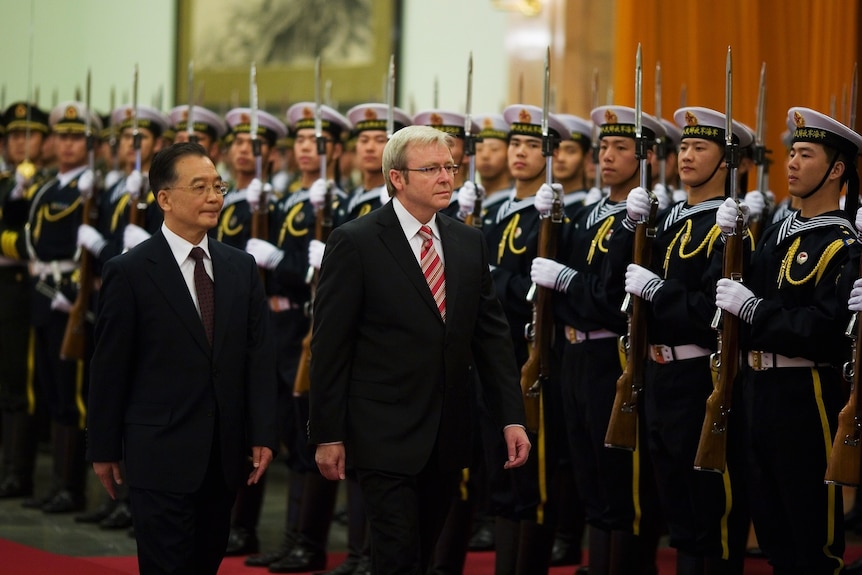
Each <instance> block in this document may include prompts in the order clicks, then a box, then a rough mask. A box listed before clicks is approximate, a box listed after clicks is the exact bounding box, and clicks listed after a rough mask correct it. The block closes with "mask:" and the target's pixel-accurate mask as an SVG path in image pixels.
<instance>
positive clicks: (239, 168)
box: [195, 107, 287, 249]
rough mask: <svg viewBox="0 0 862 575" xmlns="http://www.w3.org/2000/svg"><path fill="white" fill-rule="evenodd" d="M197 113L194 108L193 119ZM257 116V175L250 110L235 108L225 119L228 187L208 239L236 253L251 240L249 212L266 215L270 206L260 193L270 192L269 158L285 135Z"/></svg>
mask: <svg viewBox="0 0 862 575" xmlns="http://www.w3.org/2000/svg"><path fill="white" fill-rule="evenodd" d="M197 110H198V108H197V107H196V108H195V115H197ZM256 113H257V122H258V127H257V138H258V140H259V144H260V156H261V162H260V163H261V173H259V174H258V173H257V159H256V158H255V155H254V150H253V145H252V136H251V118H252V110H251V109H250V108H234V109H233V110H230V111H229V112H228V113H227V115H226V116H225V121H226V122H227V130H228V131H227V135H226V136H225V137H224V142H225V144H226V146H227V154H226V160H227V164H228V168H229V169H230V172H231V186H230V191H228V193H227V195H226V196H225V198H224V207H223V208H222V212H221V215H220V216H219V225H218V227H217V228H215V229H214V230H211V231H210V235H211V236H213V237H215V238H216V239H217V240H219V241H221V242H225V243H226V244H228V245H230V246H233V247H235V248H239V249H245V246H246V243H247V242H248V240H249V238H251V237H252V225H251V220H252V212H254V211H255V210H258V209H260V210H261V211H266V210H267V209H268V207H270V206H271V200H272V198H269V197H268V194H264V193H263V192H264V189H267V190H268V189H269V186H268V183H267V180H268V174H269V164H270V161H269V158H270V157H271V156H274V155H275V154H276V153H277V152H276V150H275V143H276V141H278V140H279V139H280V138H283V137H285V135H286V134H287V128H286V127H285V125H284V124H283V123H282V122H281V120H279V119H278V118H276V117H275V116H273V115H272V114H270V113H268V112H264V111H263V110H258V111H257V112H256ZM261 204H263V205H262V206H261ZM261 233H262V232H261ZM261 239H264V240H268V239H269V238H268V237H267V238H261Z"/></svg>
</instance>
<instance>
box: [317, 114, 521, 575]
mask: <svg viewBox="0 0 862 575" xmlns="http://www.w3.org/2000/svg"><path fill="white" fill-rule="evenodd" d="M451 143H452V138H451V136H448V135H447V134H445V133H443V132H441V131H439V130H435V129H433V128H429V127H427V126H409V127H406V128H403V129H402V130H399V131H398V132H396V133H395V134H394V135H393V136H392V138H391V139H390V140H389V143H388V144H387V145H386V148H385V150H384V153H383V172H384V175H385V178H386V185H387V188H388V190H389V193H390V195H391V196H392V201H390V202H389V203H387V204H386V205H384V206H383V207H381V208H379V209H377V210H374V211H372V212H371V213H370V214H368V215H366V216H363V217H362V218H359V219H357V220H354V221H352V222H348V223H347V224H344V225H343V226H340V227H338V228H336V229H335V230H334V231H333V233H332V236H331V237H330V238H329V241H328V242H327V247H326V254H325V256H324V261H323V265H322V267H321V276H320V282H319V284H318V288H317V297H316V298H315V309H314V321H315V332H314V339H313V341H312V364H311V414H310V417H309V438H310V441H311V442H312V443H314V444H316V445H317V452H316V455H315V459H316V462H317V465H318V467H319V468H320V471H321V473H322V474H323V475H324V477H326V478H327V479H332V480H339V479H344V478H345V468H346V466H348V465H349V466H352V467H353V468H354V469H355V470H356V473H357V476H358V478H359V484H360V487H361V488H362V493H363V496H364V498H365V503H366V510H367V512H368V515H369V520H370V524H371V547H372V572H373V573H375V574H377V575H387V574H390V573H417V574H418V573H425V572H426V570H427V568H428V566H429V563H430V560H431V554H432V552H433V549H434V545H435V542H436V540H437V536H438V534H439V532H440V529H441V528H442V525H443V521H444V519H445V516H446V513H447V511H448V509H449V501H450V500H451V498H452V497H453V496H454V492H455V489H456V487H457V484H458V477H459V475H458V474H459V471H460V470H461V469H462V468H464V467H467V466H468V465H469V463H470V462H469V459H470V455H471V448H470V442H469V441H467V440H466V439H467V438H468V437H469V436H470V433H471V427H472V426H471V423H470V420H471V417H472V413H471V411H472V410H471V399H470V396H471V394H472V390H471V382H472V378H471V370H470V366H471V365H472V366H474V368H475V370H476V372H477V373H478V375H479V381H480V382H481V385H482V387H483V392H484V394H485V397H486V398H487V399H488V404H489V405H490V406H491V407H492V410H493V413H494V416H495V420H496V421H497V432H498V433H500V434H501V435H502V436H504V438H505V439H504V441H505V445H506V452H505V453H506V455H505V456H504V458H505V463H504V466H505V467H506V468H515V467H519V466H521V465H523V463H524V462H525V461H526V460H527V456H528V453H529V449H530V443H529V441H528V440H527V436H526V433H525V431H524V428H523V426H522V425H523V423H524V413H523V403H522V401H521V397H520V390H519V388H518V372H517V367H516V366H515V364H514V361H513V359H512V358H513V352H512V343H511V339H510V337H509V330H508V326H507V324H506V321H505V315H504V314H503V311H502V309H501V308H500V303H499V300H498V299H497V297H496V295H495V293H494V285H493V281H492V279H491V276H490V272H489V266H488V257H487V252H486V249H485V247H484V240H483V238H482V235H481V233H480V232H479V231H477V230H475V229H472V228H469V227H467V226H463V225H460V224H458V223H457V222H455V221H454V220H453V219H452V218H449V217H447V216H445V215H442V214H439V213H438V212H439V211H440V210H441V209H442V208H445V207H446V206H448V205H449V200H450V197H451V195H452V191H453V187H454V174H455V173H456V172H457V167H456V165H455V163H454V162H453V159H452V154H451V152H450V146H451ZM500 463H501V462H500V461H499V460H498V461H496V462H495V466H499V465H500Z"/></svg>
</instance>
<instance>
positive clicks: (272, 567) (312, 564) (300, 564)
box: [269, 544, 326, 573]
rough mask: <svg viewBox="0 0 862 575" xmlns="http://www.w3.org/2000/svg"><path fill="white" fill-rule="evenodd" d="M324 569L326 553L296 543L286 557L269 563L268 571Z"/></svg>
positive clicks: (290, 571)
mask: <svg viewBox="0 0 862 575" xmlns="http://www.w3.org/2000/svg"><path fill="white" fill-rule="evenodd" d="M318 569H326V553H324V552H323V551H312V550H311V549H308V548H307V547H305V545H302V544H297V545H296V546H295V547H294V548H293V549H291V551H290V553H288V554H287V557H284V558H283V559H280V560H278V561H276V562H274V563H270V564H269V572H270V573H307V572H309V571H317V570H318Z"/></svg>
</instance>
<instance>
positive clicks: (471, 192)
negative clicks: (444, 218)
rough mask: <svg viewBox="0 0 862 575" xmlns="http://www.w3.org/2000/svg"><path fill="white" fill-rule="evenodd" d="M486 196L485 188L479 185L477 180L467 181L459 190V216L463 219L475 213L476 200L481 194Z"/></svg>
mask: <svg viewBox="0 0 862 575" xmlns="http://www.w3.org/2000/svg"><path fill="white" fill-rule="evenodd" d="M480 195H481V196H482V197H484V196H485V188H483V187H482V186H477V185H476V183H475V182H470V181H466V182H464V185H463V186H461V189H460V190H458V217H459V218H461V219H462V220H463V219H464V218H466V217H467V216H468V215H470V214H472V213H473V208H475V207H476V200H478V199H479V196H480Z"/></svg>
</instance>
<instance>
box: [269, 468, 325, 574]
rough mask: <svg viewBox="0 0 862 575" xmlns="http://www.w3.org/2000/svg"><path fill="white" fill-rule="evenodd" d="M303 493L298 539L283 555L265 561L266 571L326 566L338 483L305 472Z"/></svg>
mask: <svg viewBox="0 0 862 575" xmlns="http://www.w3.org/2000/svg"><path fill="white" fill-rule="evenodd" d="M303 493H304V495H303V499H302V507H301V508H300V513H299V538H298V540H297V542H296V545H294V546H293V549H291V551H290V553H288V555H287V556H286V557H284V558H282V559H279V560H278V561H275V562H274V563H270V564H269V571H270V573H305V572H308V571H314V570H317V569H324V568H325V567H326V544H327V541H328V539H329V527H330V526H331V525H332V515H333V512H334V511H335V497H336V495H337V493H338V482H337V481H330V480H329V479H326V478H325V477H323V476H322V475H320V474H319V473H308V474H306V476H305V487H304V492H303Z"/></svg>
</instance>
